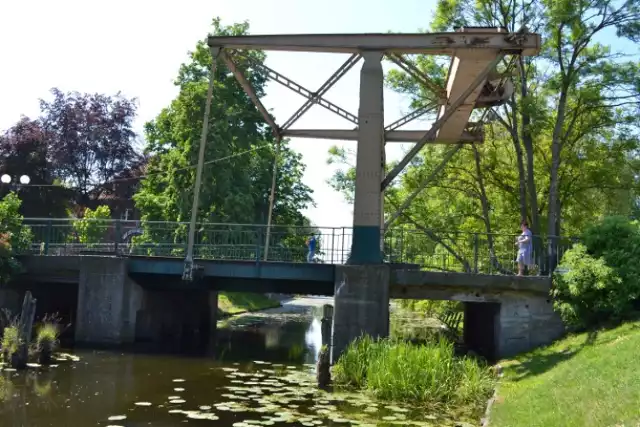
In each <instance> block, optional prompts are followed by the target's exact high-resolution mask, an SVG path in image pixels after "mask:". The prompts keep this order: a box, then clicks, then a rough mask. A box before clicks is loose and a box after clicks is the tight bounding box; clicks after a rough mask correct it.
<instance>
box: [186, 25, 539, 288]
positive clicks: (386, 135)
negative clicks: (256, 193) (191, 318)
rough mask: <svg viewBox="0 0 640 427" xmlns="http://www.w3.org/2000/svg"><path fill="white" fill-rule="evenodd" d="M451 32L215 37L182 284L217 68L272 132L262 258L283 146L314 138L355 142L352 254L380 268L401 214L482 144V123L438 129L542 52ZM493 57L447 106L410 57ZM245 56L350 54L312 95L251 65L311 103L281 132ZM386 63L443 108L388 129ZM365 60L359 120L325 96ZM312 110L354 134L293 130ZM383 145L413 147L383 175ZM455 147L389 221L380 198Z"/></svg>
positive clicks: (525, 42)
mask: <svg viewBox="0 0 640 427" xmlns="http://www.w3.org/2000/svg"><path fill="white" fill-rule="evenodd" d="M463 30H464V31H462V30H461V31H457V32H449V33H426V34H424V33H417V34H409V33H407V34H287V35H244V36H210V37H209V38H208V45H209V48H210V51H211V55H212V58H213V60H212V62H211V69H210V76H209V87H208V91H207V100H206V105H205V112H204V119H203V124H202V134H201V139H200V146H199V153H198V164H197V170H196V180H195V185H194V197H193V206H192V211H191V222H190V227H189V235H188V246H187V255H186V258H185V266H184V274H183V279H185V280H192V279H193V270H194V264H193V245H194V241H195V228H196V220H197V211H198V206H199V195H200V186H201V182H202V169H203V164H204V153H205V145H206V142H207V133H208V125H209V116H210V111H211V99H212V96H213V88H214V78H215V72H216V67H217V64H218V61H222V62H223V63H224V64H225V66H226V67H227V68H228V69H229V71H231V72H232V73H233V75H234V76H235V78H236V80H237V81H238V83H239V84H240V85H241V86H242V88H243V90H244V91H245V93H246V94H247V96H248V97H249V98H250V99H251V101H252V102H253V104H254V105H255V107H256V108H257V109H258V110H259V112H260V113H261V114H262V116H263V118H264V120H265V121H266V122H267V123H268V124H269V126H270V127H271V131H272V132H273V135H274V137H275V139H276V146H277V148H276V159H275V161H274V165H273V178H272V185H271V192H270V200H269V203H270V207H269V214H268V219H267V236H266V241H265V259H267V258H266V257H267V255H268V250H269V249H268V248H269V230H270V227H271V221H272V211H273V203H274V200H275V186H276V180H277V162H278V156H279V151H280V142H281V140H282V138H285V137H296V138H317V139H336V140H355V141H357V157H356V162H357V163H356V190H355V200H354V231H353V244H352V245H353V246H352V250H351V255H352V262H353V263H356V264H375V263H379V262H382V259H381V256H380V251H379V250H378V249H379V248H378V249H376V247H379V246H380V245H381V243H380V242H381V239H382V233H383V230H385V229H386V228H387V227H388V225H389V224H390V223H391V222H392V221H393V220H395V219H396V218H397V217H398V216H399V215H400V213H401V212H402V210H404V209H405V208H406V207H407V206H409V204H410V203H411V201H412V200H413V199H414V198H415V197H416V196H417V195H418V193H419V192H420V191H421V190H422V189H424V188H425V187H426V186H427V185H428V183H429V182H430V181H432V180H433V179H434V178H435V176H436V175H437V174H438V173H439V172H440V171H441V170H442V169H443V168H444V167H445V165H446V163H447V162H448V161H449V160H450V159H451V158H452V157H453V156H454V155H455V154H456V153H457V152H458V151H459V150H460V148H461V147H462V145H463V144H465V143H475V142H482V140H483V136H484V135H483V128H482V126H481V123H480V125H477V124H470V125H471V126H468V127H466V128H465V129H464V130H463V134H462V136H461V138H460V139H459V140H456V141H437V140H436V137H437V134H438V130H439V129H440V128H441V127H442V125H443V124H444V123H445V122H446V121H447V120H448V119H449V118H450V117H451V116H452V115H453V114H454V113H455V112H456V110H457V109H458V108H459V107H460V106H461V105H462V104H463V103H464V102H465V101H466V100H467V98H469V95H470V94H471V93H472V92H474V91H475V90H476V89H477V88H478V87H479V86H481V85H483V84H484V83H485V82H486V81H487V78H488V76H489V74H490V73H491V72H492V71H493V70H495V68H496V66H497V65H498V64H499V63H500V62H501V61H502V60H503V59H504V57H505V56H506V55H535V54H537V53H538V51H539V50H540V43H541V40H540V36H539V35H538V34H532V33H528V32H527V31H526V29H522V30H520V31H518V32H516V33H505V32H500V31H496V32H487V29H486V28H483V29H478V30H477V31H474V29H473V28H471V29H463ZM477 49H482V50H493V51H495V52H497V54H496V56H495V59H493V60H492V61H491V62H490V63H489V65H488V66H486V67H485V69H483V70H482V72H480V74H478V75H477V76H476V78H475V79H474V80H473V81H472V82H471V83H470V84H469V85H468V87H467V88H466V89H465V90H464V91H463V92H462V93H461V94H460V95H459V96H457V97H456V99H454V100H453V101H452V100H451V99H448V96H447V88H444V87H442V86H440V85H438V84H437V83H436V82H434V81H432V80H430V79H429V78H428V77H427V76H426V75H424V74H423V73H421V72H420V70H419V69H418V68H417V67H416V66H415V65H414V64H413V63H412V62H411V61H409V60H407V59H406V58H405V57H404V55H405V54H426V55H447V56H451V57H452V58H453V57H454V56H455V55H456V52H457V51H458V50H467V51H468V50H477ZM242 50H262V51H289V52H322V53H346V54H351V55H350V56H349V58H348V59H347V60H346V61H345V62H344V63H343V64H342V65H341V66H340V67H339V68H338V69H337V70H336V71H335V72H334V73H333V74H332V75H331V76H330V77H329V78H328V79H327V80H326V81H325V82H324V83H323V84H322V85H321V86H320V87H319V88H318V89H316V90H315V91H312V90H309V89H307V88H305V87H304V86H303V85H300V84H298V83H297V82H295V81H294V80H292V79H290V78H288V77H286V76H284V75H283V74H281V73H279V72H277V71H275V70H273V69H271V68H270V67H268V66H267V65H265V64H262V63H258V62H256V61H251V60H250V59H249V58H246V57H245V59H249V62H250V65H251V66H252V67H255V68H256V69H258V70H260V71H262V72H264V73H265V74H266V76H267V77H268V79H270V80H273V81H275V82H277V83H279V84H281V85H283V86H285V87H287V88H289V89H291V90H292V91H294V92H296V93H298V94H300V95H302V96H303V97H304V98H306V100H305V101H304V103H303V104H302V105H301V106H300V108H298V110H296V112H295V113H294V114H293V115H292V116H291V117H290V118H289V119H287V120H286V121H285V122H284V124H283V125H282V126H279V125H278V124H277V123H276V121H275V119H274V118H273V117H272V116H271V114H270V113H269V112H268V110H267V109H266V108H265V107H264V105H263V104H262V102H261V101H260V99H259V97H258V96H257V94H256V91H255V90H254V89H253V87H252V86H251V84H250V82H249V81H248V79H247V78H246V76H245V74H244V72H243V71H242V70H241V69H240V67H239V66H238V64H237V63H236V62H235V61H234V58H235V57H236V55H239V51H242ZM383 58H387V59H389V60H390V61H392V62H393V63H395V64H396V65H397V66H398V67H400V68H401V69H402V70H403V71H405V72H406V73H407V74H409V75H410V76H412V77H413V78H414V79H416V80H417V81H418V82H419V83H420V84H422V85H424V86H425V87H427V88H429V89H430V90H431V91H432V92H433V93H434V94H435V96H436V98H437V99H439V102H437V103H434V104H433V105H428V106H426V107H423V108H419V109H417V110H415V111H412V112H411V113H409V114H407V115H405V116H404V117H402V118H400V119H398V120H396V121H395V122H393V123H391V124H389V125H386V126H385V125H384V100H383V84H384V74H383V71H382V59H383ZM361 59H364V63H363V66H362V69H361V74H360V104H359V111H358V114H357V115H356V114H353V113H351V112H349V111H347V110H346V109H344V108H342V107H340V106H338V105H336V104H335V103H333V102H330V101H328V100H327V99H326V98H325V97H324V95H325V94H326V93H327V92H328V91H329V89H331V87H333V86H334V85H335V84H336V83H337V82H338V81H339V80H340V79H341V78H342V77H343V76H344V75H345V74H347V72H348V71H349V70H351V69H352V68H353V67H354V66H355V65H356V64H357V63H358V62H360V60H361ZM313 105H320V106H322V107H324V108H325V109H327V110H329V111H331V112H333V113H334V114H337V115H338V116H340V117H342V118H343V119H345V120H347V121H349V122H351V124H353V125H355V128H353V129H344V130H341V129H291V127H292V126H293V124H295V123H296V122H297V121H298V120H299V119H300V118H301V117H302V116H303V115H304V114H305V113H306V112H307V111H309V109H310V108H311V107H312V106H313ZM443 105H444V106H446V107H445V108H444V110H443V111H442V110H441V114H439V115H438V118H437V120H436V121H435V122H434V123H433V125H432V126H431V128H430V129H429V130H424V131H420V130H418V131H415V130H405V131H402V130H398V129H399V128H400V127H402V126H404V125H406V124H408V123H409V122H411V121H413V120H415V119H417V118H419V117H421V116H423V115H425V114H427V113H429V112H432V111H434V110H436V109H438V108H440V107H441V106H443ZM386 142H413V143H415V145H414V147H413V148H412V149H411V150H410V151H409V152H408V153H407V154H406V155H405V156H404V158H403V159H402V160H401V161H400V162H399V163H398V165H397V166H395V167H394V168H393V169H392V170H391V171H389V173H387V174H386V176H385V169H386V168H385V163H386V162H385V144H386ZM443 142H444V143H448V144H453V145H454V146H453V147H452V149H451V150H450V151H449V152H448V153H447V154H446V155H445V158H444V159H443V161H442V163H441V164H440V165H439V166H437V167H436V169H435V170H434V171H433V172H432V174H431V175H430V176H429V177H427V179H425V180H424V181H423V183H422V185H421V186H420V188H418V189H417V190H416V192H414V194H412V195H411V196H409V197H408V199H407V201H405V203H403V205H402V206H401V207H400V208H399V209H398V211H397V212H396V213H395V214H394V215H392V216H391V217H390V218H389V220H387V221H386V222H385V221H384V215H383V194H384V190H385V189H386V188H387V187H388V186H389V185H390V184H391V182H392V181H393V179H394V178H396V177H397V176H398V175H399V174H400V173H401V172H402V170H403V169H404V168H405V167H406V165H407V164H408V163H409V162H410V161H411V160H412V159H413V158H414V157H415V156H416V155H417V154H418V152H419V151H420V150H421V149H422V148H423V147H424V146H425V145H426V144H428V143H443Z"/></svg>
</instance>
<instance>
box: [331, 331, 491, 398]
mask: <svg viewBox="0 0 640 427" xmlns="http://www.w3.org/2000/svg"><path fill="white" fill-rule="evenodd" d="M333 374H334V382H335V384H336V385H337V386H342V387H346V388H356V389H364V390H367V391H368V392H370V393H371V394H373V395H374V396H375V397H376V398H378V399H381V400H387V401H397V402H410V403H413V404H418V405H420V404H421V405H423V406H428V407H433V406H442V405H447V406H448V405H455V406H460V407H464V408H468V409H471V410H473V411H477V410H479V409H481V408H483V407H484V405H485V403H486V400H487V398H488V397H489V395H490V394H491V392H492V390H493V386H494V380H495V378H494V375H493V373H492V371H491V369H490V368H488V367H487V366H484V365H483V364H481V363H479V362H477V361H475V360H473V359H470V358H466V357H465V358H456V357H454V349H453V345H452V344H451V343H449V342H447V341H445V340H441V341H439V342H437V343H431V344H427V345H420V346H416V345H412V344H408V343H404V342H399V341H394V340H391V339H383V340H378V341H374V340H373V339H371V338H370V337H367V336H365V337H363V338H360V339H357V340H355V341H354V342H353V343H351V345H350V346H349V347H348V348H347V350H346V351H345V353H344V354H343V355H342V356H341V357H340V359H339V360H338V362H337V363H336V365H335V366H334V368H333Z"/></svg>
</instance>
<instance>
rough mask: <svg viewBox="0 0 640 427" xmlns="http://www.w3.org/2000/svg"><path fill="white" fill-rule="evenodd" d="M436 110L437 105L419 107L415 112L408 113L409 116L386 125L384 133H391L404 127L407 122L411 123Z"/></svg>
mask: <svg viewBox="0 0 640 427" xmlns="http://www.w3.org/2000/svg"><path fill="white" fill-rule="evenodd" d="M437 108H438V105H437V104H436V105H427V106H425V107H421V108H418V109H417V110H415V111H412V112H410V113H409V114H407V115H406V116H404V117H401V118H399V119H398V120H396V121H395V122H393V123H391V124H390V125H387V126H385V127H384V130H385V131H392V130H396V129H398V128H400V127H402V126H404V125H406V124H407V123H409V122H412V121H413V120H415V119H417V118H418V117H422V116H424V115H425V114H427V113H429V112H431V111H433V110H435V109H437Z"/></svg>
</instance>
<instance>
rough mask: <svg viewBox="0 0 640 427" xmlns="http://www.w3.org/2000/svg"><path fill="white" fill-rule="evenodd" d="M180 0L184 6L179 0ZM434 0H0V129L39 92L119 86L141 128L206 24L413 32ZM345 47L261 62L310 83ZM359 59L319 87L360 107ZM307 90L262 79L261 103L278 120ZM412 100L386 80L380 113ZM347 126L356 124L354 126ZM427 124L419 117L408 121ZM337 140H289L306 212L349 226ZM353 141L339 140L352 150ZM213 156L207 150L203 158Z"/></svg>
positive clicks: (397, 111) (315, 114) (331, 67)
mask: <svg viewBox="0 0 640 427" xmlns="http://www.w3.org/2000/svg"><path fill="white" fill-rule="evenodd" d="M179 4H180V6H179ZM432 11H433V1H432V0H396V1H388V0H324V1H322V2H308V1H302V0H243V1H239V0H210V1H201V0H187V1H184V2H181V3H178V2H176V1H169V0H166V1H162V2H157V1H154V2H152V1H148V0H135V1H132V0H129V1H123V0H113V1H109V2H88V1H79V0H57V1H55V2H52V1H44V0H22V1H19V2H17V1H16V2H11V1H3V2H0V64H2V66H1V67H0V130H5V129H7V128H9V127H11V126H12V125H13V124H14V123H15V122H16V121H17V120H18V119H19V118H20V116H22V115H26V116H31V117H36V116H37V115H38V113H39V99H40V98H45V99H47V98H48V97H49V90H50V89H51V88H53V87H57V88H59V89H61V90H63V91H72V90H73V91H79V92H90V93H96V92H97V93H106V94H114V93H116V92H118V91H120V92H122V93H123V94H124V95H125V96H128V97H135V98H137V99H138V104H139V109H138V117H137V120H136V123H135V127H136V130H137V132H138V133H139V134H140V137H141V138H142V137H143V135H142V127H143V125H144V123H145V122H147V121H149V120H152V119H153V118H154V117H155V116H156V115H157V114H158V113H159V112H160V110H161V109H162V108H164V107H165V106H167V105H168V104H169V103H170V102H171V100H172V99H173V98H174V97H175V96H176V94H177V88H176V86H174V85H173V80H174V78H175V77H176V75H177V71H178V68H179V66H180V64H181V63H183V62H185V61H186V60H187V53H188V51H189V50H191V49H193V48H194V47H195V44H196V42H197V41H198V40H200V39H203V38H204V37H206V35H207V34H208V32H209V30H210V28H211V26H210V25H211V20H212V18H214V17H216V16H219V17H220V18H222V20H223V24H232V23H236V22H242V21H245V20H246V21H249V23H250V28H251V29H250V31H251V33H252V34H287V33H294V34H295V33H336V32H342V33H366V32H369V33H372V32H387V31H390V30H391V31H397V32H416V31H418V30H419V29H421V28H426V27H427V26H428V24H429V21H430V16H431V15H432ZM346 59H347V56H345V55H341V54H317V53H312V54H306V53H285V52H272V53H268V56H267V62H266V64H267V65H268V66H270V67H271V68H273V69H275V70H276V71H278V72H280V73H282V74H284V75H286V76H287V77H289V78H292V79H293V80H295V81H296V82H298V83H299V84H301V85H303V86H305V87H307V88H308V89H311V90H315V89H317V88H318V87H319V86H320V85H321V84H322V83H323V82H324V80H325V79H326V78H328V77H329V76H330V75H331V74H332V73H333V72H334V71H335V70H336V69H337V68H338V67H339V66H340V65H341V64H342V63H343V62H344V61H345V60H346ZM359 68H360V65H356V66H355V67H354V68H353V69H352V70H351V71H350V72H349V73H348V74H347V75H346V76H345V77H344V78H343V79H342V81H341V82H339V83H338V84H337V85H336V86H334V87H333V88H332V89H331V90H330V91H329V92H328V93H327V95H326V98H327V99H329V100H330V101H332V102H334V103H336V104H338V105H339V106H341V107H343V108H345V109H347V110H348V111H350V112H352V113H353V114H357V112H358V84H359V80H358V73H359ZM304 100H305V99H304V98H302V97H301V96H300V95H297V94H295V93H293V92H291V91H290V90H288V89H286V88H284V87H282V86H280V85H279V84H277V83H270V84H269V85H268V86H267V95H266V97H265V98H264V99H263V103H264V104H265V106H266V107H267V108H268V109H271V110H272V111H273V113H274V115H275V117H276V121H277V123H278V124H283V123H284V122H285V121H286V119H288V118H289V116H290V115H291V113H293V112H294V111H295V110H296V109H297V108H298V107H299V106H300V105H301V104H302V103H303V102H304ZM409 111H410V110H409V108H408V99H405V98H403V97H401V96H400V95H398V94H395V93H393V92H391V91H388V90H385V121H386V123H391V122H392V121H393V120H396V119H397V118H400V117H401V116H403V115H404V114H406V113H407V112H409ZM349 125H350V123H349V122H347V121H346V120H344V119H342V118H340V117H338V116H336V115H333V114H332V113H331V112H329V111H327V110H324V109H323V108H322V107H319V106H314V107H313V108H312V109H311V110H310V111H309V112H308V113H307V114H306V115H305V116H304V117H303V118H302V119H300V120H299V121H298V122H297V123H296V125H294V128H299V129H304V128H306V129H309V128H319V129H322V128H349ZM351 128H353V125H351ZM419 128H425V129H427V128H428V124H425V123H422V124H417V125H413V126H407V127H406V129H419ZM334 144H336V141H327V140H312V139H292V141H291V145H292V147H293V148H294V149H295V150H296V151H298V152H300V153H301V154H302V156H303V161H304V163H305V164H306V165H307V169H306V172H305V175H304V182H305V183H306V184H307V185H309V186H310V187H311V188H312V189H313V190H314V199H315V201H316V204H317V206H316V207H315V208H310V209H309V210H308V211H307V212H306V214H307V216H309V217H310V219H311V220H312V222H313V223H314V224H316V225H318V226H327V227H342V226H345V227H349V226H351V225H352V207H351V206H350V205H348V204H347V203H345V202H344V200H343V198H342V196H341V195H340V194H338V193H337V192H335V191H334V190H333V189H332V188H331V187H330V186H329V185H328V184H327V183H326V181H327V180H328V179H329V178H330V177H331V175H332V173H333V170H334V169H333V168H332V167H330V166H327V164H326V158H327V151H328V149H329V148H330V147H331V146H332V145H334ZM355 144H356V143H355V141H354V142H344V143H338V144H337V145H340V146H348V147H351V148H353V149H355ZM389 145H390V146H391V147H389V146H388V148H387V159H388V160H392V159H394V158H398V157H400V156H401V155H402V151H403V149H404V148H406V147H403V144H389ZM207 160H210V159H207Z"/></svg>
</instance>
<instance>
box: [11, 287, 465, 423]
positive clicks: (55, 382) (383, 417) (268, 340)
mask: <svg viewBox="0 0 640 427" xmlns="http://www.w3.org/2000/svg"><path fill="white" fill-rule="evenodd" d="M322 302H326V301H321V300H315V299H307V300H305V301H304V302H302V303H300V304H297V303H294V304H288V305H285V308H284V309H276V310H274V311H271V312H267V313H262V314H260V315H251V316H243V317H240V318H236V319H233V320H228V321H226V322H221V323H220V325H219V330H218V333H217V334H216V339H215V346H214V347H215V348H214V349H213V350H210V351H209V353H208V354H207V355H198V356H178V355H171V356H168V355H158V354H140V353H135V354H134V353H121V352H108V351H76V352H74V354H75V355H77V356H79V357H80V360H79V361H77V362H75V363H67V362H65V363H60V364H59V365H58V366H53V367H49V368H32V369H30V370H28V371H26V372H11V371H7V370H4V371H2V372H0V378H1V379H0V426H3V427H4V426H7V427H9V426H11V427H14V426H15V427H23V426H28V427H82V426H103V427H106V426H112V427H113V426H122V427H142V426H158V427H162V426H184V425H189V426H220V427H231V426H233V427H248V426H261V425H266V426H276V427H282V426H290V427H299V426H345V427H346V426H352V425H358V426H376V425H379V426H390V425H396V426H411V425H417V426H421V425H433V426H442V425H455V423H453V422H451V421H448V420H446V419H439V418H436V417H435V416H433V415H431V414H427V413H424V412H423V411H418V410H414V409H412V408H410V407H402V406H401V405H391V404H385V403H380V402H377V403H376V402H375V401H373V400H371V399H370V398H367V397H365V396H364V395H362V394H340V393H327V392H323V391H319V390H317V388H316V387H315V383H314V381H315V376H314V375H315V365H314V363H315V361H316V358H317V354H318V351H319V348H320V343H321V337H320V322H319V319H318V317H317V315H318V313H319V308H320V305H321V303H322Z"/></svg>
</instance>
